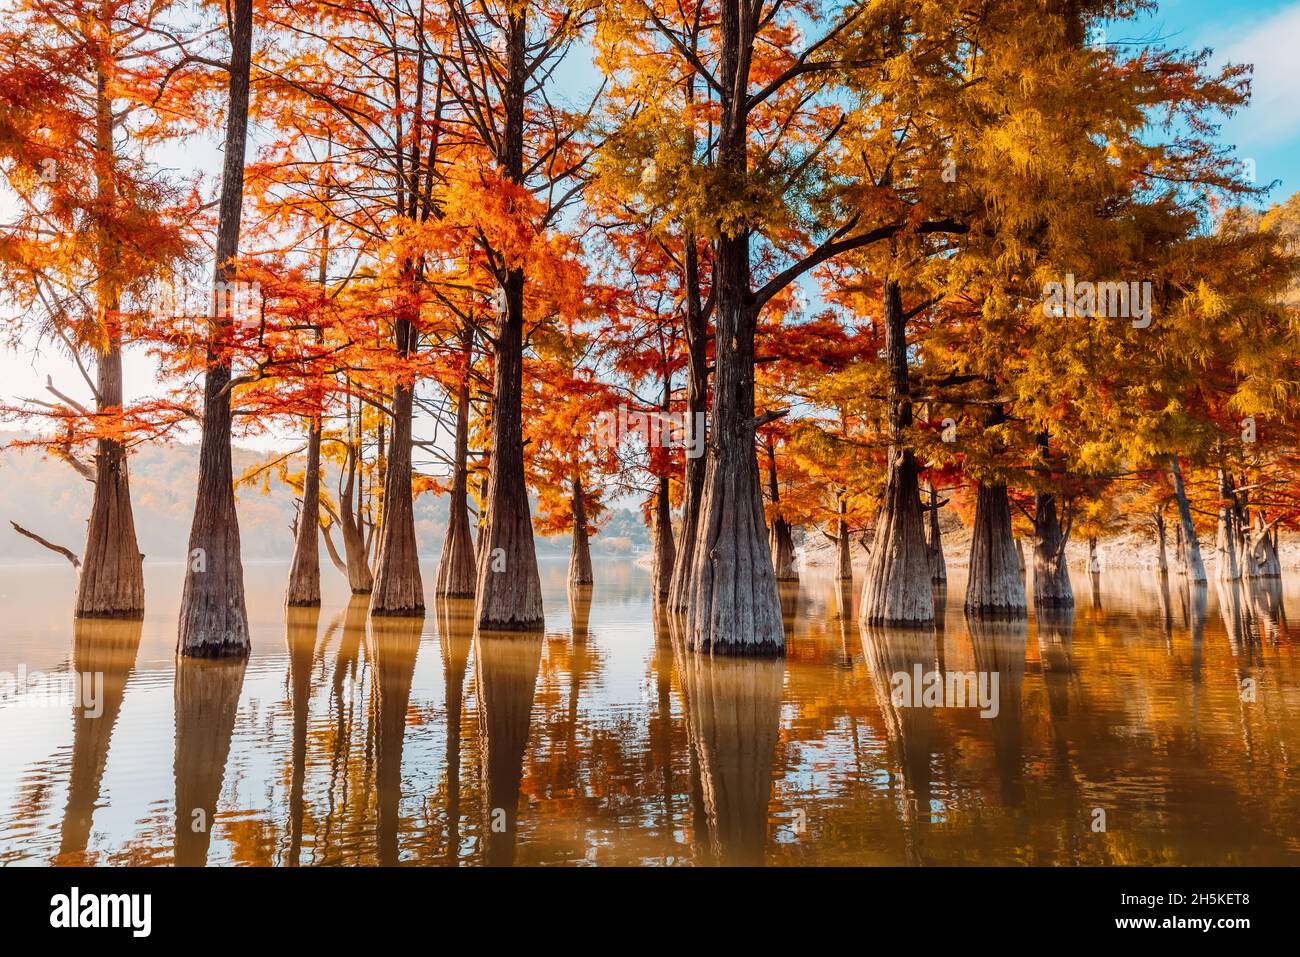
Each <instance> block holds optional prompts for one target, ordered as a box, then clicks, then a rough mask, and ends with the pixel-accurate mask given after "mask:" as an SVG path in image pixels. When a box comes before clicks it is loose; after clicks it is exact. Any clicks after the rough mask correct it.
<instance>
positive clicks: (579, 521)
mask: <svg viewBox="0 0 1300 957" xmlns="http://www.w3.org/2000/svg"><path fill="white" fill-rule="evenodd" d="M594 580H595V579H594V578H593V576H592V573H591V542H590V540H589V539H588V536H587V505H586V502H584V501H583V498H582V479H580V478H574V480H573V548H572V551H571V552H570V554H569V584H570V585H590V584H592V582H593V581H594Z"/></svg>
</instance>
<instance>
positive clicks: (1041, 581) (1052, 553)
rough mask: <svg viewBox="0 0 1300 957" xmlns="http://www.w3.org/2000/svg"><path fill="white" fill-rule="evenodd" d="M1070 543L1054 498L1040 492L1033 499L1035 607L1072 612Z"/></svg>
mask: <svg viewBox="0 0 1300 957" xmlns="http://www.w3.org/2000/svg"><path fill="white" fill-rule="evenodd" d="M1069 540H1070V533H1069V530H1068V529H1062V527H1061V517H1060V513H1059V512H1058V511H1057V508H1056V496H1055V495H1052V494H1050V493H1047V492H1039V493H1038V494H1036V495H1035V496H1034V604H1035V606H1043V607H1046V608H1073V607H1074V588H1073V587H1072V586H1071V584H1070V569H1069V566H1068V565H1067V563H1066V561H1065V546H1066V545H1067V544H1068V542H1069Z"/></svg>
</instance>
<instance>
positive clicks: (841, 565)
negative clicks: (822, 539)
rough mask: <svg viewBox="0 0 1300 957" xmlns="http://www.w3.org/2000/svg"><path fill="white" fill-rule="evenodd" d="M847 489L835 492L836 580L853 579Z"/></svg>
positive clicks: (848, 580)
mask: <svg viewBox="0 0 1300 957" xmlns="http://www.w3.org/2000/svg"><path fill="white" fill-rule="evenodd" d="M848 494H849V493H848V490H847V489H838V490H836V492H835V508H836V510H837V511H838V513H839V517H838V518H837V519H836V520H835V580H836V581H842V582H851V581H853V551H852V549H851V547H850V545H849V523H848V520H847V517H846V516H847V515H848V511H849V498H848Z"/></svg>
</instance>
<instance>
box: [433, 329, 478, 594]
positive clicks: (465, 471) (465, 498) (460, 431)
mask: <svg viewBox="0 0 1300 957" xmlns="http://www.w3.org/2000/svg"><path fill="white" fill-rule="evenodd" d="M462 336H463V339H464V345H463V347H462V353H463V361H464V364H465V372H464V377H463V378H462V379H461V382H460V387H459V389H458V390H457V392H456V453H455V461H454V463H453V465H452V468H453V469H454V471H453V474H452V481H451V501H450V502H449V503H448V505H447V508H448V513H447V536H446V538H444V539H443V542H442V557H441V558H440V559H439V560H438V579H437V582H438V583H437V586H436V588H435V590H434V594H436V595H437V596H438V597H440V598H473V597H474V575H475V555H474V540H473V538H471V537H470V531H469V376H470V360H471V359H472V357H473V346H474V338H473V337H474V331H473V329H472V328H468V327H467V328H466V329H465V330H464V331H463V333H462Z"/></svg>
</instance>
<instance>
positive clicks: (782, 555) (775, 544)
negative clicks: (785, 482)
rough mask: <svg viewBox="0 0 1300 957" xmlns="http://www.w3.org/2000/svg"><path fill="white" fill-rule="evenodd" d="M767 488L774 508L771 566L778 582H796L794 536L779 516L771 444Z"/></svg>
mask: <svg viewBox="0 0 1300 957" xmlns="http://www.w3.org/2000/svg"><path fill="white" fill-rule="evenodd" d="M767 486H768V493H769V494H770V495H771V497H772V504H773V506H775V514H774V515H773V517H772V542H771V548H772V565H773V568H774V569H775V571H776V580H777V581H779V582H797V581H798V580H799V573H798V572H796V571H795V570H794V536H793V535H792V534H791V531H790V523H789V522H787V521H786V520H785V517H784V516H783V515H782V514H781V509H780V505H781V487H780V485H779V484H778V482H777V480H776V449H775V447H774V444H773V442H772V441H771V440H770V439H769V440H768V442H767Z"/></svg>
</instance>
